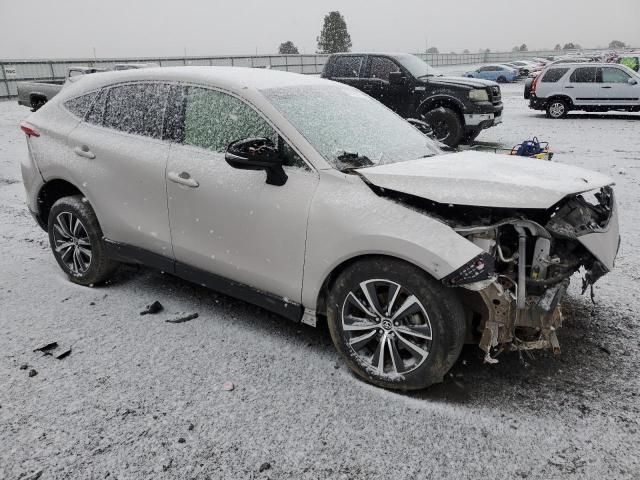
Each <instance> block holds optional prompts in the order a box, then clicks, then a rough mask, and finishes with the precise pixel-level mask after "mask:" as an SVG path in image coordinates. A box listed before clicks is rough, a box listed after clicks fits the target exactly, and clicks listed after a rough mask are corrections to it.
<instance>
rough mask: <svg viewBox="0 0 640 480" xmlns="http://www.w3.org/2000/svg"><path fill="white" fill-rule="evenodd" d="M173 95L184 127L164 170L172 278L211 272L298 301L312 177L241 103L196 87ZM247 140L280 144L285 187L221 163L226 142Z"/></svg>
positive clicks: (312, 172)
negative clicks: (174, 274)
mask: <svg viewBox="0 0 640 480" xmlns="http://www.w3.org/2000/svg"><path fill="white" fill-rule="evenodd" d="M176 93H177V94H176V96H175V97H176V105H177V111H178V112H179V117H180V118H181V120H180V125H181V126H180V128H179V129H178V132H177V133H176V134H175V135H174V137H175V139H176V143H174V144H173V145H172V146H171V152H170V155H169V162H168V167H167V191H168V195H169V198H168V202H169V219H170V225H171V236H172V240H173V251H174V254H175V258H176V261H177V265H176V272H177V273H178V274H183V276H188V275H189V274H190V272H195V274H196V275H206V274H214V275H216V276H218V277H223V278H225V279H229V280H233V281H234V282H238V283H240V284H243V285H248V286H251V287H254V288H256V289H258V290H261V291H263V292H269V293H271V294H275V295H277V296H279V297H282V298H288V299H291V300H292V301H294V302H300V300H301V294H302V293H301V292H302V270H303V265H304V255H305V242H306V233H307V216H308V211H309V206H310V202H311V199H312V197H313V194H314V192H315V190H316V187H317V184H318V179H319V177H318V174H317V172H316V171H315V170H313V169H312V168H310V167H309V166H308V165H307V164H306V163H305V162H304V161H303V160H302V158H300V156H299V155H298V154H297V153H296V151H295V150H294V149H293V147H291V146H290V145H289V144H288V143H287V142H286V141H285V140H284V139H282V137H281V136H280V135H279V134H278V133H277V132H276V130H275V129H274V128H273V127H272V125H271V124H269V123H268V122H267V121H266V120H265V118H264V117H263V116H262V115H261V114H259V113H258V112H257V111H256V110H255V109H254V108H253V107H252V106H251V105H249V104H248V103H246V102H245V101H244V100H242V99H240V98H238V97H236V96H233V95H231V94H230V93H227V92H224V91H221V90H215V89H210V88H202V87H198V86H186V87H181V88H180V90H179V91H178V92H176ZM248 137H267V138H270V139H272V141H273V142H274V143H277V144H278V145H279V153H280V154H281V156H282V157H283V158H284V159H285V166H284V169H285V172H286V174H287V175H288V180H287V182H286V183H285V184H284V185H283V186H274V185H268V184H267V183H266V182H265V179H266V174H265V172H264V171H251V170H239V169H235V168H233V167H231V166H230V165H229V164H228V163H227V162H226V161H225V158H224V157H225V150H226V147H227V146H228V145H229V143H231V142H233V141H235V140H239V139H243V138H248ZM184 274H186V275H184ZM203 283H206V282H203Z"/></svg>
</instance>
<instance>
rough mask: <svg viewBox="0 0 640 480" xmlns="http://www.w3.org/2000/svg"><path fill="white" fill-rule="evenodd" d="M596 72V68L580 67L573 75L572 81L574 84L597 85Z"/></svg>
mask: <svg viewBox="0 0 640 480" xmlns="http://www.w3.org/2000/svg"><path fill="white" fill-rule="evenodd" d="M596 70H597V69H596V68H595V67H578V68H576V69H575V70H574V71H573V73H572V74H571V77H570V80H571V81H572V82H574V83H595V82H596Z"/></svg>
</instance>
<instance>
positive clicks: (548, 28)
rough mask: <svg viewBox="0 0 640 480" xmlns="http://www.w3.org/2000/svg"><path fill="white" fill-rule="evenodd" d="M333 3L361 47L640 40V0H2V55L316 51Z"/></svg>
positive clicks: (449, 47) (591, 43)
mask: <svg viewBox="0 0 640 480" xmlns="http://www.w3.org/2000/svg"><path fill="white" fill-rule="evenodd" d="M331 10H339V11H340V12H341V13H342V14H343V15H344V17H345V19H346V21H347V26H348V29H349V33H350V34H351V39H352V41H353V50H354V51H356V50H378V51H383V50H386V51H407V52H418V51H423V50H424V49H425V41H427V42H428V45H429V46H436V47H438V48H439V49H440V52H449V51H458V52H460V51H462V50H464V49H465V48H466V49H469V50H471V51H472V52H473V51H477V50H478V49H479V48H490V49H491V50H494V51H495V50H510V49H511V47H513V46H514V45H516V44H518V45H519V44H521V43H523V42H524V43H526V44H527V45H528V46H529V49H535V48H553V46H554V45H555V44H556V43H560V44H564V43H566V42H570V41H571V42H577V43H579V44H581V45H582V46H584V47H599V46H606V45H608V43H609V41H611V40H613V39H618V40H622V41H624V42H626V43H630V44H633V45H634V46H637V47H640V0H597V1H596V0H453V1H451V0H437V1H428V0H395V1H390V0H343V1H337V0H314V1H311V2H309V1H306V0H181V1H175V0H153V1H151V0H144V1H140V0H138V1H136V0H101V1H96V0H29V1H19V0H0V58H14V59H15V58H65V57H91V56H93V48H94V47H95V49H96V54H97V56H98V57H103V58H104V57H118V56H181V55H183V54H184V49H185V48H186V49H187V54H188V55H224V54H254V53H255V52H256V48H257V50H258V53H262V54H266V53H275V52H276V51H277V48H278V45H279V44H280V43H281V42H283V41H285V40H292V41H293V42H294V43H295V44H296V45H297V46H298V48H299V49H300V51H301V52H302V51H304V52H305V53H313V52H315V49H316V37H317V36H318V35H319V33H320V28H321V26H322V21H323V18H324V15H325V14H326V13H328V12H329V11H331Z"/></svg>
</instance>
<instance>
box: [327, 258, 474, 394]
mask: <svg viewBox="0 0 640 480" xmlns="http://www.w3.org/2000/svg"><path fill="white" fill-rule="evenodd" d="M327 321H328V324H329V331H330V333H331V338H332V339H333V343H334V344H335V346H336V348H337V350H338V352H339V353H340V354H341V356H342V357H343V358H344V360H345V361H346V363H347V365H348V366H349V368H351V370H352V371H353V372H354V373H356V374H357V375H358V376H360V377H361V378H363V379H364V380H365V381H367V382H370V383H373V384H375V385H378V386H380V387H384V388H391V389H398V390H416V389H421V388H426V387H428V386H430V385H433V384H434V383H439V382H441V381H442V379H443V377H444V375H445V374H446V373H447V372H448V371H449V369H450V368H451V367H452V366H453V364H454V363H455V361H456V360H457V359H458V356H459V355H460V350H461V349H462V344H463V342H464V336H465V320H464V312H463V308H462V304H461V303H460V301H459V300H458V298H457V296H456V295H455V292H454V291H453V290H452V289H449V288H446V287H444V286H443V285H441V284H440V283H439V282H437V281H436V280H434V279H432V278H430V277H429V276H428V275H427V274H426V273H425V272H423V271H422V270H420V269H419V268H417V267H415V266H413V265H410V264H408V263H406V262H403V261H401V260H397V259H392V258H386V257H379V258H375V259H368V260H364V261H360V262H357V263H354V264H352V265H351V266H350V267H348V268H347V269H346V270H345V271H343V272H342V273H341V274H340V275H339V277H338V278H337V279H336V281H335V282H334V284H333V286H332V288H331V291H330V292H329V298H328V301H327Z"/></svg>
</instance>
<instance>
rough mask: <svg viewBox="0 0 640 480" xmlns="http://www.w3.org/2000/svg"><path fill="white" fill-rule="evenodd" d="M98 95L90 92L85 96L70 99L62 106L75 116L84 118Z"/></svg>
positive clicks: (98, 93)
mask: <svg viewBox="0 0 640 480" xmlns="http://www.w3.org/2000/svg"><path fill="white" fill-rule="evenodd" d="M98 95H100V92H91V93H87V94H86V95H80V96H79V97H76V98H72V99H70V100H67V101H66V102H64V106H65V108H66V109H67V110H69V111H70V112H71V113H73V114H74V115H75V116H77V117H80V118H84V117H85V115H86V114H87V112H88V111H89V109H90V108H91V106H92V105H93V102H95V100H96V98H98Z"/></svg>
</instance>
